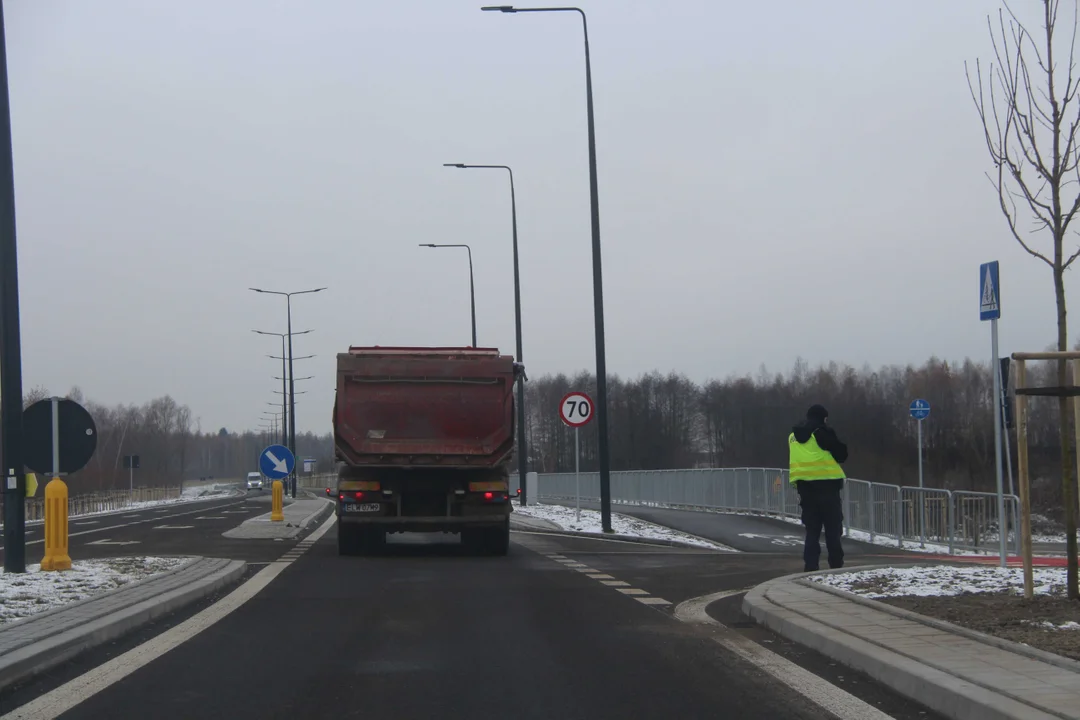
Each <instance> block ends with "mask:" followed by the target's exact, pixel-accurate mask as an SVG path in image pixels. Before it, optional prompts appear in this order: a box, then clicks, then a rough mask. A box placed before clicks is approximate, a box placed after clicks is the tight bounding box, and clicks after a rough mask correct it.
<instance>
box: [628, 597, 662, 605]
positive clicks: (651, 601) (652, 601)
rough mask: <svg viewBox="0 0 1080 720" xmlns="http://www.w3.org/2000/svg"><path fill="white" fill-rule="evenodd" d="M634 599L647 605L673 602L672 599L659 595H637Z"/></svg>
mask: <svg viewBox="0 0 1080 720" xmlns="http://www.w3.org/2000/svg"><path fill="white" fill-rule="evenodd" d="M634 599H635V600H637V601H638V602H639V603H645V604H646V605H670V604H671V601H670V600H665V599H664V598H658V597H636V598H634Z"/></svg>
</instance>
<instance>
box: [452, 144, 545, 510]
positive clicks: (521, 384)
mask: <svg viewBox="0 0 1080 720" xmlns="http://www.w3.org/2000/svg"><path fill="white" fill-rule="evenodd" d="M443 167H453V168H461V169H464V170H470V169H475V170H505V171H506V172H507V173H508V174H509V175H510V225H511V228H512V229H513V242H514V334H515V336H516V337H515V339H516V341H517V347H516V348H515V350H516V353H517V361H518V363H521V364H524V362H525V358H524V357H523V353H522V350H521V273H520V272H519V270H518V233H517V198H516V197H515V195H514V171H513V170H511V169H510V166H509V165H469V164H468V163H443ZM473 342H474V343H475V339H474V341H473ZM517 391H518V398H517V399H518V402H517V405H518V412H517V416H518V488H520V489H521V503H522V504H523V505H524V504H525V503H526V501H527V500H528V498H527V496H526V493H525V472H526V467H525V463H526V461H527V460H528V458H529V452H528V447H527V446H526V444H525V443H526V440H525V376H524V375H521V376H520V377H518V387H517Z"/></svg>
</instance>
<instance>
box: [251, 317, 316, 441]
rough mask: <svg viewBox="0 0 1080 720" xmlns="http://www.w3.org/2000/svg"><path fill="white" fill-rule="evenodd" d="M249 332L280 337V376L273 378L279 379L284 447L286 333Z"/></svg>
mask: <svg viewBox="0 0 1080 720" xmlns="http://www.w3.org/2000/svg"><path fill="white" fill-rule="evenodd" d="M251 332H253V333H257V334H259V335H272V336H274V337H279V338H281V377H280V378H279V377H277V376H274V379H275V380H281V444H282V445H284V446H285V447H289V435H288V432H287V430H286V425H285V418H287V417H288V413H287V412H286V407H287V405H286V402H285V401H286V400H287V399H288V398H287V397H286V395H285V375H286V372H285V336H286V335H287V334H288V333H275V332H265V331H263V330H252V331H251ZM309 332H311V330H304V331H303V332H297V333H292V334H293V335H307V334H308V333H309Z"/></svg>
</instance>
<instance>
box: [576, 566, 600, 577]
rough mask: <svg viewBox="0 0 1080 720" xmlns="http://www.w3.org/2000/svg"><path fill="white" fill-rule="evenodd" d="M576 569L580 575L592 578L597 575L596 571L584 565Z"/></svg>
mask: <svg viewBox="0 0 1080 720" xmlns="http://www.w3.org/2000/svg"><path fill="white" fill-rule="evenodd" d="M574 569H575V570H577V571H578V572H579V573H584V574H586V575H588V576H589V577H592V576H593V575H595V574H596V570H595V569H594V568H591V567H586V566H585V565H582V566H581V567H579V568H574Z"/></svg>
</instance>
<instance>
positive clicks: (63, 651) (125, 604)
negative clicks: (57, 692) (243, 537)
mask: <svg viewBox="0 0 1080 720" xmlns="http://www.w3.org/2000/svg"><path fill="white" fill-rule="evenodd" d="M246 567H247V565H246V563H244V562H243V561H242V560H227V559H216V558H194V559H193V560H192V562H190V563H186V564H184V565H182V566H180V567H179V568H177V569H175V570H173V571H171V572H167V573H163V574H161V575H158V576H157V577H152V578H148V579H146V580H142V581H139V582H135V583H132V584H131V585H127V586H124V587H121V588H117V589H116V590H112V591H110V592H107V593H103V594H101V595H97V596H95V597H92V598H90V599H88V600H83V601H81V602H75V603H71V604H69V605H63V606H61V607H58V608H56V609H55V610H49V611H46V612H43V613H39V614H37V615H32V616H30V617H28V618H26V619H25V620H18V621H14V622H11V623H8V624H6V625H4V626H2V627H0V690H3V689H5V688H7V687H9V686H10V685H12V684H14V683H17V682H20V681H22V680H25V679H26V678H28V677H30V676H32V675H34V674H37V673H40V672H43V671H45V670H48V669H49V668H51V667H54V666H56V665H59V664H60V663H62V662H64V661H66V660H68V659H70V658H72V657H74V656H75V655H77V654H78V653H80V652H82V651H83V650H86V649H88V648H91V647H95V646H97V645H101V644H103V643H106V642H109V641H110V640H114V639H115V638H117V637H119V636H121V635H123V634H124V633H126V632H128V631H130V630H133V629H134V628H136V627H139V626H140V625H143V624H145V623H148V622H150V621H152V620H154V619H155V618H158V617H160V616H161V615H164V614H166V613H169V612H173V611H174V610H178V609H179V608H181V607H183V606H185V605H187V604H189V603H191V602H194V601H195V600H198V599H200V598H202V597H204V596H206V595H209V594H210V593H212V592H214V591H215V590H218V589H220V588H222V587H224V586H226V585H228V584H230V583H233V582H235V581H236V580H238V579H239V578H240V577H241V575H243V573H244V570H245V568H246Z"/></svg>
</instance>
